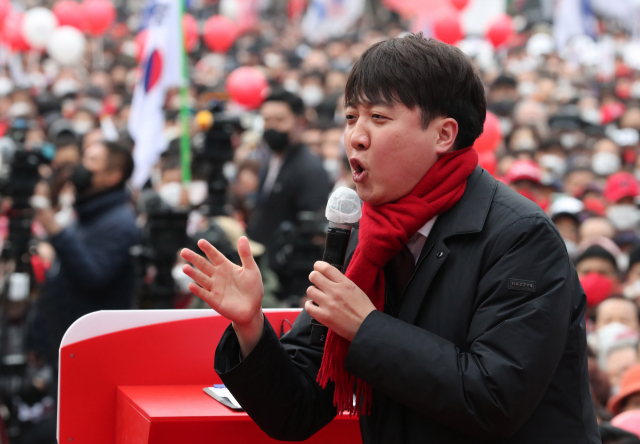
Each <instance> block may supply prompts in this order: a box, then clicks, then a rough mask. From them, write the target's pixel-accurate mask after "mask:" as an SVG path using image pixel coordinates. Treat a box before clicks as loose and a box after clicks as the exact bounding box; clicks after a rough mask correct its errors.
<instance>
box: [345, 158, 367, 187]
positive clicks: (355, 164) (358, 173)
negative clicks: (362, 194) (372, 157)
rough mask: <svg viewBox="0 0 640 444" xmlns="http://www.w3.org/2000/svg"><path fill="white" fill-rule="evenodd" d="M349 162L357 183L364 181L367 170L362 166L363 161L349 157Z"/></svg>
mask: <svg viewBox="0 0 640 444" xmlns="http://www.w3.org/2000/svg"><path fill="white" fill-rule="evenodd" d="M349 164H350V165H351V171H352V173H353V181H354V182H355V183H362V182H364V180H365V179H366V178H367V170H366V169H365V168H364V167H363V166H362V163H360V161H359V160H358V159H349Z"/></svg>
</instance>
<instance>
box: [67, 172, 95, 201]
mask: <svg viewBox="0 0 640 444" xmlns="http://www.w3.org/2000/svg"><path fill="white" fill-rule="evenodd" d="M92 178H93V172H91V171H89V170H88V169H86V168H85V167H84V165H82V164H79V165H76V167H75V168H74V169H73V173H71V179H70V180H71V183H72V184H73V186H75V187H76V194H77V195H82V194H84V193H86V192H87V191H88V190H89V188H91V179H92Z"/></svg>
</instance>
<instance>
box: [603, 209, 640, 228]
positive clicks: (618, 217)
mask: <svg viewBox="0 0 640 444" xmlns="http://www.w3.org/2000/svg"><path fill="white" fill-rule="evenodd" d="M607 219H609V220H610V221H611V223H612V224H613V226H614V227H616V229H617V230H620V231H626V230H633V229H635V228H636V227H637V226H638V221H640V212H639V211H638V208H636V206H635V205H631V204H624V205H612V206H610V207H609V208H607Z"/></svg>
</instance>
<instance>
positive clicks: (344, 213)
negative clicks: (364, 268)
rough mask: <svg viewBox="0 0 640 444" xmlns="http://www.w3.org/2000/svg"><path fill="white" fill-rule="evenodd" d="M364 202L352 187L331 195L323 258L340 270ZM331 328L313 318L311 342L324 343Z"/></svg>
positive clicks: (327, 212) (336, 191)
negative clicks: (352, 230)
mask: <svg viewBox="0 0 640 444" xmlns="http://www.w3.org/2000/svg"><path fill="white" fill-rule="evenodd" d="M361 207H362V202H361V201H360V198H359V197H358V193H356V192H355V191H354V190H352V189H351V188H347V187H340V188H338V189H336V190H335V191H334V192H333V193H332V194H331V197H329V202H328V203H327V210H326V211H325V216H326V217H327V219H328V220H329V226H328V228H327V240H326V243H325V246H324V254H323V255H322V260H323V261H324V262H328V263H329V264H331V265H332V266H334V267H336V268H337V269H338V270H339V271H340V272H342V268H343V267H344V260H345V256H346V255H347V246H348V245H349V238H350V237H351V229H352V228H353V224H355V223H356V222H358V221H359V220H360V217H361V216H362V208H361ZM328 330H329V329H328V328H327V327H325V326H324V325H322V324H321V323H320V322H318V321H316V320H315V319H313V318H311V338H310V342H311V343H312V344H316V345H324V343H325V341H326V339H327V331H328Z"/></svg>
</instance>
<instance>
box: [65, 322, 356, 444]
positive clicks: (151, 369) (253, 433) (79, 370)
mask: <svg viewBox="0 0 640 444" xmlns="http://www.w3.org/2000/svg"><path fill="white" fill-rule="evenodd" d="M299 312H300V310H265V314H266V316H267V319H268V320H269V322H270V323H271V325H272V326H273V328H274V329H275V331H276V332H279V331H280V329H281V325H283V322H284V325H285V326H286V327H287V329H288V325H287V324H286V322H285V320H287V321H289V322H291V323H293V321H294V320H295V318H296V317H297V316H298V313H299ZM228 325H229V321H227V320H226V319H224V318H222V317H221V316H219V315H218V314H217V313H215V312H214V311H213V310H129V311H99V312H95V313H91V314H89V315H87V316H84V317H82V318H81V319H79V320H78V321H76V322H75V323H74V324H73V325H72V326H71V327H70V328H69V330H68V331H67V333H66V334H65V336H64V338H63V340H62V344H61V347H60V373H59V381H58V385H59V390H58V393H59V396H58V442H59V443H61V444H62V443H69V442H71V443H73V444H142V443H153V444H169V443H172V444H176V443H189V444H200V443H207V444H211V443H234V444H243V443H251V444H259V443H275V442H280V441H276V440H274V439H271V438H269V437H268V436H267V435H266V434H265V433H264V432H263V431H262V430H260V428H259V427H258V426H257V425H256V424H255V423H254V422H253V421H252V420H251V418H249V416H248V415H247V414H246V413H239V412H234V411H233V410H231V409H228V408H227V407H225V406H223V405H222V404H220V403H218V402H217V401H216V400H214V399H213V398H211V397H210V396H209V395H207V394H206V393H205V392H204V391H203V390H202V389H203V388H204V387H211V386H212V385H213V384H219V383H221V381H220V378H218V375H217V374H216V372H215V371H214V369H213V361H214V353H215V349H216V346H217V344H218V341H219V340H220V338H221V337H222V333H223V332H224V330H225V329H226V328H227V326H228ZM306 442H309V443H359V442H361V438H360V430H359V427H358V421H357V420H356V419H355V418H349V417H348V416H342V417H340V416H338V417H337V418H336V419H335V420H334V421H333V422H331V423H330V424H329V425H328V426H327V427H325V428H324V429H322V430H321V431H320V432H318V433H317V434H316V435H314V436H313V437H312V438H310V439H309V440H307V441H306Z"/></svg>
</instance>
